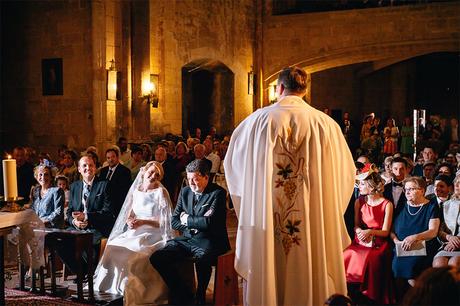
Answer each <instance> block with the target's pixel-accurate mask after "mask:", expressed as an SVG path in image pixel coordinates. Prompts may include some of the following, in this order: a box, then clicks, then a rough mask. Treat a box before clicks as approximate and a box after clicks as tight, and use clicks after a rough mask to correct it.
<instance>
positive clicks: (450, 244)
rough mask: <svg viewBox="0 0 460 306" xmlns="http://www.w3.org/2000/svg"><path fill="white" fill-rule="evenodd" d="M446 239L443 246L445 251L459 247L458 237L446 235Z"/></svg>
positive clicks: (459, 238) (459, 239)
mask: <svg viewBox="0 0 460 306" xmlns="http://www.w3.org/2000/svg"><path fill="white" fill-rule="evenodd" d="M446 240H447V244H446V245H445V246H444V250H446V251H447V252H453V251H457V250H459V249H460V237H458V236H453V235H447V236H446Z"/></svg>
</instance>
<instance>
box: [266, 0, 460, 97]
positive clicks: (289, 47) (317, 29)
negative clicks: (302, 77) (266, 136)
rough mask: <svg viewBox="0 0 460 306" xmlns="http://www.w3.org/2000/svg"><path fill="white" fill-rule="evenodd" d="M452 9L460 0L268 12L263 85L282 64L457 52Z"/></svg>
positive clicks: (318, 66) (321, 65)
mask: <svg viewBox="0 0 460 306" xmlns="http://www.w3.org/2000/svg"><path fill="white" fill-rule="evenodd" d="M458 12H460V3H458V2H443V3H428V4H419V5H408V6H400V7H387V8H374V9H362V10H348V11H340V12H323V13H315V14H297V15H287V16H272V17H268V18H267V23H266V25H265V27H264V33H263V37H264V43H263V50H264V52H263V55H264V62H263V71H264V88H265V89H266V88H268V85H269V84H270V83H271V82H273V81H274V80H275V78H276V76H277V73H278V72H279V71H280V70H281V69H282V68H283V67H286V66H293V65H297V66H300V67H303V68H305V69H306V70H307V71H308V72H317V71H322V70H325V69H329V68H335V67H340V66H344V65H350V64H357V63H361V62H372V64H373V65H375V66H382V65H385V63H390V62H391V63H397V62H399V61H403V60H406V59H409V58H412V57H416V56H420V55H424V54H429V53H434V52H458V51H459V50H460V39H459V37H460V28H459V27H458V24H459V23H460V14H458ZM273 45H276V46H278V48H273V47H272V46H273Z"/></svg>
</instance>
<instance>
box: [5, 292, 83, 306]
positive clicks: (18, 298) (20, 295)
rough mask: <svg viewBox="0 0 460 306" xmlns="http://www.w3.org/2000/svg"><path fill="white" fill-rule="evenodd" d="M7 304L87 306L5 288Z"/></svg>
mask: <svg viewBox="0 0 460 306" xmlns="http://www.w3.org/2000/svg"><path fill="white" fill-rule="evenodd" d="M5 302H6V305H7V306H15V305H21V306H24V305H28V306H39V305H40V306H41V305H49V306H55V305H69V306H78V305H81V306H83V305H86V304H81V303H76V302H72V301H67V300H63V299H61V298H58V297H52V296H47V295H39V294H34V293H30V292H25V291H20V290H15V289H9V288H5Z"/></svg>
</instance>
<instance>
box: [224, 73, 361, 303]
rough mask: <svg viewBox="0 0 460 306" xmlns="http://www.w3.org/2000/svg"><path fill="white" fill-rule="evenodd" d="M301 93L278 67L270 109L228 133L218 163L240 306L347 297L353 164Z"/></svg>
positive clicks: (300, 84)
mask: <svg viewBox="0 0 460 306" xmlns="http://www.w3.org/2000/svg"><path fill="white" fill-rule="evenodd" d="M306 90H307V74H306V72H305V71H304V70H302V69H300V68H296V67H294V68H286V69H284V70H283V71H282V72H281V73H280V76H279V78H278V86H277V94H278V97H279V102H277V103H275V104H273V105H271V106H267V107H264V108H262V109H259V110H257V111H256V112H254V113H253V114H251V115H250V116H249V117H248V118H246V119H245V120H244V121H243V122H242V123H241V124H240V125H239V126H238V127H237V128H236V130H235V131H234V133H233V135H232V138H231V141H230V146H229V148H228V151H227V155H226V158H225V164H224V167H225V175H226V179H227V183H228V189H229V192H230V194H231V196H232V199H233V203H234V206H235V210H236V214H237V217H238V232H237V239H236V259H235V269H236V271H237V272H238V273H239V274H240V275H241V276H242V277H243V278H244V280H245V290H244V297H243V298H244V304H245V305H250V306H256V305H264V306H270V305H324V302H325V300H326V299H327V298H328V297H329V296H330V295H332V294H334V293H341V294H346V293H347V287H346V280H345V271H344V263H343V257H342V251H343V249H345V248H346V247H347V246H348V245H349V243H350V241H349V238H348V235H347V231H346V228H345V224H344V220H343V213H344V212H345V209H346V206H347V204H348V202H349V200H350V197H351V194H352V192H353V184H354V177H355V166H354V162H353V158H352V155H351V153H350V150H349V148H348V146H347V143H346V142H345V139H344V137H343V135H342V132H341V130H340V127H339V126H338V124H336V123H335V122H334V121H333V119H331V118H330V117H329V116H328V115H326V114H324V113H322V112H321V111H318V110H316V109H314V108H313V107H311V106H309V105H308V104H307V103H305V101H304V100H302V97H303V96H304V95H305V93H306Z"/></svg>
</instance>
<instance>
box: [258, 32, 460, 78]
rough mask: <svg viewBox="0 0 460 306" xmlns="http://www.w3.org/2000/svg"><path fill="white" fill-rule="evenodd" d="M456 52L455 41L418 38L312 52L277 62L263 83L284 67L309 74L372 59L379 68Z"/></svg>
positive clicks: (456, 42)
mask: <svg viewBox="0 0 460 306" xmlns="http://www.w3.org/2000/svg"><path fill="white" fill-rule="evenodd" d="M459 51H460V44H459V41H458V40H422V41H418V42H413V41H410V42H398V43H386V44H385V43H382V44H373V45H363V46H357V47H349V48H344V49H339V50H334V51H331V52H325V53H321V54H316V55H313V56H310V57H308V58H299V59H294V60H292V61H291V62H290V63H288V62H285V63H280V65H279V67H277V68H274V69H272V70H275V69H276V71H274V72H269V75H268V76H267V77H266V79H265V80H266V82H267V84H268V83H271V82H273V81H274V80H275V79H276V77H277V74H278V72H279V71H281V69H282V68H283V67H287V66H299V67H302V68H304V69H305V70H306V71H307V72H308V73H313V72H318V71H322V70H326V69H330V68H336V67H340V66H345V65H351V64H357V63H362V62H374V66H376V67H380V66H382V65H386V64H390V63H391V64H393V63H396V62H400V61H403V60H406V59H409V58H412V57H416V56H420V55H425V54H429V53H434V52H459Z"/></svg>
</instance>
